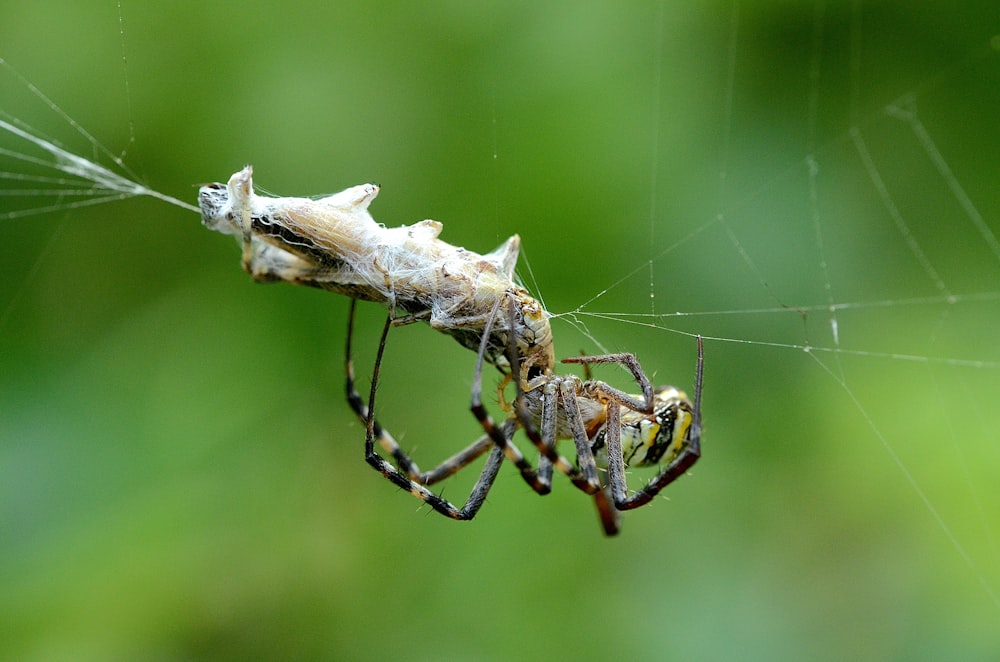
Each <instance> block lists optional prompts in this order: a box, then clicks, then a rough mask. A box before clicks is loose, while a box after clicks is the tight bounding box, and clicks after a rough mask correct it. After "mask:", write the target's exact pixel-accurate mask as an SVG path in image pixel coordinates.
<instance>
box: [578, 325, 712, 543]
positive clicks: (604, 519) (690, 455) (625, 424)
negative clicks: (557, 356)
mask: <svg viewBox="0 0 1000 662" xmlns="http://www.w3.org/2000/svg"><path fill="white" fill-rule="evenodd" d="M697 340H698V360H697V365H696V369H695V399H694V403H693V404H692V403H691V401H690V400H689V399H688V397H687V395H686V394H685V393H684V392H683V391H680V390H678V389H676V388H674V387H673V386H663V387H659V388H657V389H655V391H652V390H647V388H646V387H647V386H648V385H649V380H648V378H646V376H645V374H644V373H643V371H642V368H641V366H640V365H639V363H638V361H637V360H636V359H635V356H633V355H631V354H611V355H606V356H579V357H571V358H567V359H563V363H581V364H584V365H585V366H589V365H590V364H595V363H622V364H623V365H625V366H626V367H627V368H628V369H629V370H630V371H631V372H632V374H633V376H634V377H635V378H636V380H637V381H638V382H639V384H640V385H641V386H642V387H643V391H644V393H650V392H651V394H652V399H651V400H645V402H643V403H642V404H644V405H645V404H646V403H650V405H648V406H644V407H643V408H638V407H635V405H636V404H639V401H638V399H637V398H635V396H627V395H626V394H624V393H622V392H621V391H617V389H614V388H611V387H609V386H607V385H606V384H604V383H603V382H600V381H596V380H591V379H588V380H587V381H586V382H584V383H583V388H582V392H583V397H584V398H586V399H596V400H600V401H606V402H608V403H609V406H608V407H607V418H606V421H605V423H604V425H603V426H602V427H601V428H600V429H599V430H598V431H597V432H596V434H594V436H593V446H592V450H593V452H594V453H595V455H597V457H598V463H599V464H600V465H602V466H604V467H606V469H607V482H606V484H605V485H604V489H603V491H602V494H603V495H604V496H605V498H604V499H603V500H602V499H600V498H599V499H597V509H598V514H599V516H600V518H601V523H602V525H603V526H604V530H605V533H607V534H608V535H614V534H615V533H617V532H618V528H619V525H620V522H619V519H620V511H623V510H632V509H633V508H639V507H640V506H644V505H646V504H648V503H649V502H650V501H652V500H653V498H655V497H656V495H657V494H659V492H660V491H661V490H662V489H663V488H665V487H666V486H667V485H669V484H670V483H672V482H674V481H675V480H677V479H678V478H680V477H681V476H683V475H684V474H685V473H686V472H687V470H688V469H690V468H691V467H692V466H693V465H694V463H695V462H697V461H698V458H699V457H701V392H702V383H703V375H704V363H705V352H704V344H703V342H702V339H701V336H698V339H697ZM622 396H625V397H622ZM664 464H665V466H664V467H663V469H662V470H661V471H660V472H659V473H658V474H657V475H656V476H654V477H653V478H652V479H650V480H649V481H648V482H647V484H646V485H645V486H643V487H642V488H641V489H639V490H638V491H636V492H634V493H632V494H631V495H630V494H629V493H628V485H627V482H626V478H625V467H626V466H628V467H649V466H662V465H664ZM608 501H610V503H611V504H613V506H614V507H613V508H610V507H609V505H610V504H609V503H608Z"/></svg>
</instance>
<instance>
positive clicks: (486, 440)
mask: <svg viewBox="0 0 1000 662" xmlns="http://www.w3.org/2000/svg"><path fill="white" fill-rule="evenodd" d="M501 301H502V300H500V301H498V302H497V304H496V305H495V306H494V309H493V311H492V313H491V315H490V316H489V318H488V321H487V323H486V326H485V328H484V330H483V339H482V342H481V343H480V348H479V352H478V355H477V361H476V373H475V377H474V381H473V388H472V405H471V409H472V411H473V414H474V415H475V416H476V419H477V420H478V421H479V422H480V424H481V425H482V426H483V429H484V431H485V432H486V435H484V436H483V437H480V438H479V439H478V440H476V441H475V442H473V443H472V444H470V445H469V446H467V447H466V448H465V449H463V450H461V451H459V452H458V453H456V454H455V455H453V456H452V457H450V458H448V459H446V460H444V461H443V462H442V463H441V464H440V465H438V466H437V467H435V468H434V469H432V470H430V471H427V472H422V471H421V470H420V469H419V467H418V466H417V464H416V463H415V462H414V461H413V460H412V459H411V458H410V457H409V455H407V454H406V452H405V451H403V450H402V448H400V446H399V444H398V443H397V442H396V440H395V439H393V437H392V435H390V434H389V432H388V431H387V430H386V429H385V428H384V427H382V426H381V425H379V423H378V421H377V420H376V418H375V416H374V408H375V391H376V387H377V384H378V375H379V369H380V367H381V362H382V355H383V350H384V349H385V342H386V337H387V335H388V332H389V329H390V328H391V327H392V326H393V325H394V324H395V323H396V320H394V319H393V317H392V316H391V315H390V316H389V317H388V318H387V319H386V323H385V327H384V328H383V331H382V336H381V339H380V341H379V347H378V351H377V354H376V359H375V366H374V369H373V371H372V388H371V392H370V394H369V399H368V405H367V406H366V405H365V404H364V402H362V399H361V396H360V394H359V393H358V391H357V387H356V382H355V375H354V362H353V358H352V351H351V345H352V338H353V332H354V313H355V305H356V300H352V302H351V309H350V314H349V318H348V327H347V349H346V361H345V363H346V374H347V384H346V386H347V389H346V390H347V401H348V404H349V405H350V406H351V409H353V410H354V412H355V414H356V415H357V416H358V418H359V419H360V420H361V421H362V423H364V424H365V429H366V432H365V461H366V462H368V464H369V465H371V466H372V467H373V468H374V469H376V470H377V471H378V472H379V473H381V474H382V475H383V476H384V477H385V478H386V479H388V480H389V481H391V482H392V483H394V484H395V485H397V486H399V487H401V488H403V489H405V490H407V491H408V492H410V494H412V495H413V496H415V497H416V498H418V499H420V500H421V501H423V502H425V503H427V504H428V505H430V506H431V507H432V508H433V509H434V510H435V511H437V512H439V513H441V514H442V515H445V516H446V517H450V518H452V519H459V520H467V519H472V518H473V517H475V516H476V513H477V512H478V511H479V508H480V507H481V506H482V504H483V502H484V501H485V499H486V495H487V493H488V492H489V490H490V488H491V487H492V485H493V482H494V480H495V479H496V475H497V471H498V470H499V467H500V464H501V463H502V461H503V458H504V457H505V456H506V457H507V458H508V459H510V460H511V462H512V463H513V464H514V465H515V466H517V467H518V469H519V470H520V471H521V475H522V477H523V478H524V480H525V482H527V483H528V485H530V486H531V487H532V489H534V490H535V491H536V492H537V493H539V494H548V493H549V491H551V469H552V467H553V466H555V467H559V468H560V470H561V471H564V472H566V473H567V474H568V475H569V476H570V478H571V480H573V481H574V483H575V484H577V485H578V486H579V487H580V488H581V489H585V490H586V491H588V492H589V493H595V492H596V493H598V494H599V493H600V483H599V482H598V481H597V479H596V466H595V467H594V469H593V474H594V478H593V479H592V480H590V481H588V480H587V479H585V478H583V477H582V474H581V472H580V471H579V470H577V469H576V468H575V467H574V466H573V465H572V463H570V461H569V460H567V459H565V458H563V457H562V456H560V455H558V454H557V453H556V452H555V449H554V445H549V446H546V447H545V448H544V449H543V451H542V452H543V455H542V457H543V459H544V460H545V465H544V466H545V467H546V469H547V471H546V472H541V473H540V472H537V471H535V469H534V468H533V467H532V466H531V464H530V463H529V462H528V461H527V459H526V458H525V457H524V455H523V454H522V453H521V451H520V450H519V449H518V448H517V446H515V445H514V443H513V442H512V440H511V438H512V437H513V435H514V433H515V432H516V431H517V428H518V425H519V419H518V417H517V416H516V415H511V416H510V417H508V418H507V419H506V420H505V421H504V423H503V425H502V426H498V425H496V424H495V423H494V421H493V419H492V417H491V416H490V415H489V413H488V412H487V411H486V409H485V407H483V404H482V371H483V365H484V361H485V355H486V352H487V347H488V346H489V341H490V338H491V335H490V334H491V331H492V325H493V322H494V320H495V318H496V316H497V313H498V311H499V309H500V302H501ZM512 328H513V327H512ZM514 341H515V338H514V337H513V335H511V337H510V342H511V343H513V342H514ZM534 438H535V439H537V440H538V443H541V438H540V437H539V436H538V435H537V433H534ZM376 439H377V440H378V444H379V446H381V447H382V449H383V450H384V451H385V452H387V453H388V454H389V455H391V457H392V458H393V460H394V461H395V463H396V464H395V466H394V465H393V464H392V463H391V462H389V461H387V460H386V459H385V458H383V457H382V456H381V455H379V454H378V452H377V451H376V449H375V441H376ZM583 439H584V448H586V449H589V443H587V442H586V437H585V436H584V437H583ZM491 449H492V452H491V454H490V456H489V458H488V459H487V462H486V465H485V466H484V467H483V470H482V473H481V474H480V476H479V479H478V480H477V482H476V484H475V486H474V487H473V489H472V492H471V493H470V495H469V498H468V500H467V502H466V504H465V505H464V506H462V507H458V506H455V505H454V504H452V503H450V502H449V501H447V500H445V499H443V498H442V497H440V496H438V495H437V494H434V493H433V492H431V491H430V490H429V489H427V488H428V487H429V486H430V485H433V484H434V483H437V482H439V481H441V480H443V479H445V478H447V477H449V476H451V475H453V474H455V473H457V472H458V471H460V470H461V469H463V468H464V467H466V466H467V465H468V464H470V463H471V462H473V461H474V460H476V459H477V458H478V457H480V456H481V455H483V453H485V452H486V451H487V450H491ZM591 464H593V460H592V461H591Z"/></svg>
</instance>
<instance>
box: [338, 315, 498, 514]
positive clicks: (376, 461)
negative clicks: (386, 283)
mask: <svg viewBox="0 0 1000 662" xmlns="http://www.w3.org/2000/svg"><path fill="white" fill-rule="evenodd" d="M354 305H355V302H354V301H352V302H351V316H350V321H349V323H348V334H347V372H348V399H349V401H350V400H351V398H352V396H351V393H354V394H355V396H356V397H355V398H354V400H355V401H354V402H351V407H352V408H353V409H354V411H355V412H356V413H357V414H358V415H359V417H361V418H362V420H363V421H364V423H365V461H366V462H367V463H368V464H369V465H371V466H372V467H373V468H374V469H375V470H376V471H378V472H379V473H380V474H382V476H384V477H385V478H386V479H387V480H389V481H390V482H392V483H393V484H395V485H396V486H398V487H400V488H402V489H404V490H406V491H408V492H409V493H410V494H412V495H413V496H415V497H416V498H418V499H420V500H421V501H423V502H424V503H426V504H427V505H429V506H430V507H431V508H433V509H434V510H435V511H437V512H439V513H441V514H442V515H445V516H446V517H450V518H452V519H458V520H469V519H472V518H473V517H475V516H476V513H478V512H479V509H480V507H482V505H483V502H485V500H486V495H487V494H488V493H489V491H490V488H491V487H492V486H493V482H494V480H496V477H497V473H498V472H499V470H500V465H501V464H502V463H503V459H504V456H503V453H502V451H501V449H500V448H499V447H494V448H493V450H492V451H491V452H490V455H489V457H488V458H487V460H486V464H485V466H484V467H483V470H482V473H481V474H480V475H479V478H478V480H477V481H476V484H475V485H474V486H473V488H472V491H471V492H470V493H469V498H468V499H467V500H466V502H465V505H464V506H462V507H458V506H455V505H454V504H452V503H451V502H450V501H448V500H446V499H444V498H442V497H440V496H438V495H437V494H434V493H433V492H431V491H430V490H429V489H427V487H425V486H424V485H422V484H421V483H418V482H416V481H414V480H413V479H412V478H411V477H410V476H408V475H407V473H405V472H404V471H401V470H400V469H399V468H397V467H395V466H393V465H392V464H391V463H390V462H388V461H386V460H385V458H383V457H382V456H381V455H379V454H378V452H376V450H375V438H376V436H379V440H380V443H381V442H382V439H383V438H387V439H392V437H391V436H389V435H388V433H387V432H385V431H384V430H383V429H382V428H381V427H379V430H380V434H379V435H376V425H377V423H376V422H375V392H376V389H377V387H378V374H379V369H380V367H381V365H382V355H383V353H384V351H385V341H386V337H387V336H388V334H389V329H390V328H392V316H391V315H390V316H389V317H388V318H387V319H386V322H385V326H384V327H383V329H382V336H381V338H380V339H379V345H378V352H377V354H376V357H375V366H374V368H373V370H372V388H371V393H370V395H369V398H368V406H367V407H365V406H364V403H362V402H361V401H360V400H361V399H360V396H357V395H356V389H355V388H354V367H353V361H352V359H351V354H350V348H351V336H352V333H353V324H354ZM362 412H364V415H362ZM504 433H506V434H511V435H512V434H513V433H514V428H513V426H508V427H507V428H505V430H504V431H503V432H501V434H504ZM382 435H385V436H384V437H383V436H382ZM392 443H393V444H395V441H393V442H392ZM488 447H489V444H485V445H480V442H476V443H475V444H473V445H472V446H469V447H468V448H467V449H466V450H465V451H463V452H461V453H459V454H458V455H456V456H455V457H459V456H463V459H464V460H465V462H466V463H468V462H469V461H471V459H473V458H474V457H478V455H481V454H482V453H483V452H485V450H486V448H488ZM397 448H398V446H397ZM470 451H472V452H470ZM463 454H465V455H463ZM400 455H401V456H403V457H406V456H405V454H404V453H402V451H400ZM452 459H454V458H452ZM407 461H408V462H409V458H407ZM449 461H450V460H446V461H445V464H448V462H449ZM409 466H411V467H412V466H415V465H413V463H412V462H409ZM461 466H464V464H463V465H461ZM459 468H461V467H453V466H451V465H449V466H448V467H447V468H446V470H444V471H443V473H442V474H441V476H440V477H439V478H437V479H440V478H443V477H445V476H447V475H451V473H454V472H455V471H457V470H458V469H459ZM439 469H440V467H439ZM435 471H437V470H435ZM431 474H434V472H431Z"/></svg>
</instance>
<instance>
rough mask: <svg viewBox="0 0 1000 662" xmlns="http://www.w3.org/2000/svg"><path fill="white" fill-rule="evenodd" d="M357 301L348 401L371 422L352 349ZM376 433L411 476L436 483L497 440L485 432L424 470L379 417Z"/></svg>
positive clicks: (350, 331) (395, 322) (348, 354)
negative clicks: (356, 377)
mask: <svg viewBox="0 0 1000 662" xmlns="http://www.w3.org/2000/svg"><path fill="white" fill-rule="evenodd" d="M356 305H357V300H356V299H352V300H351V307H350V312H349V314H348V318H347V350H346V352H345V357H346V358H345V368H346V372H347V403H348V404H349V405H350V406H351V409H352V410H354V413H355V414H356V415H357V417H358V420H360V421H361V423H362V424H363V425H366V426H367V425H368V407H367V406H365V403H364V401H363V400H362V399H361V394H360V393H358V390H357V387H356V383H355V377H354V360H353V358H352V353H351V343H352V339H353V337H354V314H355V308H356ZM398 323H399V320H393V326H396V325H398ZM374 434H375V437H376V438H377V439H378V443H379V445H380V446H381V447H382V449H383V450H384V451H385V452H386V453H389V454H390V455H391V456H392V459H393V461H394V462H395V463H396V466H397V467H399V468H400V469H401V470H402V471H405V472H406V474H407V475H408V476H409V477H410V479H411V480H413V481H415V482H417V483H420V484H421V485H433V484H434V483H437V482H439V481H441V480H444V479H445V478H447V477H449V476H451V475H453V474H455V473H457V472H458V471H460V470H462V469H463V468H465V467H466V466H467V465H469V464H470V463H471V462H473V461H475V460H476V459H477V458H479V457H480V456H482V454H483V453H485V452H486V451H488V450H490V448H491V447H492V446H493V440H492V439H490V438H489V436H487V435H483V436H481V437H480V438H479V439H477V440H476V441H475V442H473V443H472V444H470V445H469V446H467V447H466V448H465V449H463V450H461V451H459V452H458V453H455V454H454V455H452V456H451V457H449V458H448V459H446V460H444V461H443V462H441V464H439V465H438V466H437V467H435V468H434V469H431V470H430V471H421V470H420V467H418V466H417V463H416V462H414V461H413V460H412V459H411V458H410V456H409V455H407V454H406V452H405V451H404V450H403V449H402V448H400V446H399V443H397V442H396V440H395V439H394V438H393V437H392V435H391V434H389V432H388V431H387V430H386V429H385V428H383V427H382V426H381V425H379V422H378V420H377V419H376V420H375V422H374Z"/></svg>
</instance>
